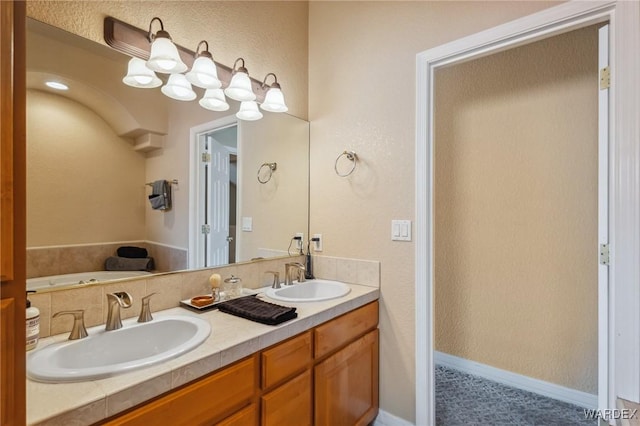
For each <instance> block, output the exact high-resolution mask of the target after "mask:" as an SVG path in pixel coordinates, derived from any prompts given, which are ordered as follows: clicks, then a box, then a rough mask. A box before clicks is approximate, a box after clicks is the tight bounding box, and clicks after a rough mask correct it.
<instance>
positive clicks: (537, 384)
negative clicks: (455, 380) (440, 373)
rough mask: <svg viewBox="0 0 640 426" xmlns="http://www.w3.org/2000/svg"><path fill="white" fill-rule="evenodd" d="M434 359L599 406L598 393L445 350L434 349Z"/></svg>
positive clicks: (586, 405) (555, 396)
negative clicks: (525, 374)
mask: <svg viewBox="0 0 640 426" xmlns="http://www.w3.org/2000/svg"><path fill="white" fill-rule="evenodd" d="M434 361H435V363H436V364H437V365H442V366H444V367H450V368H453V369H455V370H459V371H462V372H464V373H468V374H473V375H474V376H480V377H483V378H485V379H488V380H492V381H494V382H498V383H502V384H505V385H508V386H512V387H514V388H518V389H522V390H525V391H528V392H533V393H537V394H538V395H542V396H546V397H549V398H553V399H557V400H559V401H563V402H568V403H570V404H574V405H578V406H580V407H584V408H589V409H594V410H595V409H597V408H598V395H592V394H590V393H586V392H582V391H578V390H575V389H569V388H566V387H564V386H560V385H556V384H553V383H549V382H545V381H543V380H538V379H533V378H531V377H527V376H523V375H520V374H516V373H512V372H510V371H506V370H501V369H499V368H495V367H491V366H488V365H485V364H481V363H479V362H475V361H470V360H468V359H464V358H460V357H457V356H454V355H449V354H446V353H444V352H438V351H434Z"/></svg>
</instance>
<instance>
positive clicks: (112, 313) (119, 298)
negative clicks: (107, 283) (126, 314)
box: [105, 291, 132, 331]
mask: <svg viewBox="0 0 640 426" xmlns="http://www.w3.org/2000/svg"><path fill="white" fill-rule="evenodd" d="M107 301H108V304H109V306H108V308H107V309H108V314H107V326H106V327H105V330H107V331H111V330H117V329H119V328H122V320H121V319H120V307H123V308H125V309H126V308H129V307H131V304H132V298H131V295H130V294H129V293H127V292H125V291H120V292H116V293H107Z"/></svg>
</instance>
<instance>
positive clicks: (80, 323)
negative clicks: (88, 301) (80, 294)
mask: <svg viewBox="0 0 640 426" xmlns="http://www.w3.org/2000/svg"><path fill="white" fill-rule="evenodd" d="M60 315H73V328H72V329H71V333H70V334H69V340H78V339H84V338H85V337H87V336H88V335H89V334H88V333H87V329H86V328H85V326H84V309H78V310H75V311H60V312H56V313H55V314H53V316H52V318H56V317H59V316H60Z"/></svg>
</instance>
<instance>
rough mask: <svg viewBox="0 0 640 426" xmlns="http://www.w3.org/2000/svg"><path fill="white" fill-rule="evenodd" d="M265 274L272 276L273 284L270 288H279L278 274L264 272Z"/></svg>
mask: <svg viewBox="0 0 640 426" xmlns="http://www.w3.org/2000/svg"><path fill="white" fill-rule="evenodd" d="M265 274H273V284H271V288H280V272H276V271H265Z"/></svg>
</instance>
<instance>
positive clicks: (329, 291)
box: [265, 280, 351, 302]
mask: <svg viewBox="0 0 640 426" xmlns="http://www.w3.org/2000/svg"><path fill="white" fill-rule="evenodd" d="M350 291H351V287H349V286H348V285H346V284H345V283H341V282H338V281H329V280H311V281H306V282H303V283H297V284H293V285H289V286H283V287H281V288H278V289H274V288H270V289H268V290H267V291H266V293H265V294H266V295H267V297H269V298H271V299H275V300H282V301H283V302H319V301H321V300H329V299H337V298H338V297H342V296H345V295H347V294H349V292H350Z"/></svg>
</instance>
